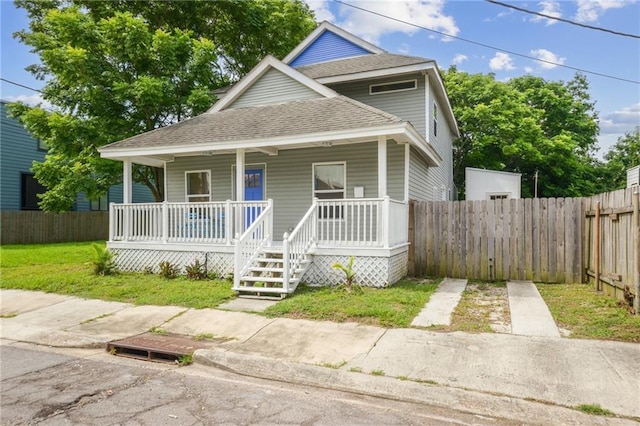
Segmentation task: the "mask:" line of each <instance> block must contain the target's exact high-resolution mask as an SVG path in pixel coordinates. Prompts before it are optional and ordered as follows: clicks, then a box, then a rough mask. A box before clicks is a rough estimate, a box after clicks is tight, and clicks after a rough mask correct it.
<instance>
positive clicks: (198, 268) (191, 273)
mask: <svg viewBox="0 0 640 426" xmlns="http://www.w3.org/2000/svg"><path fill="white" fill-rule="evenodd" d="M184 270H185V273H186V274H187V278H189V279H190V280H203V279H205V278H207V268H205V266H204V265H203V264H202V263H200V260H199V259H196V260H194V261H193V263H191V264H190V265H187V267H186V268H185V269H184Z"/></svg>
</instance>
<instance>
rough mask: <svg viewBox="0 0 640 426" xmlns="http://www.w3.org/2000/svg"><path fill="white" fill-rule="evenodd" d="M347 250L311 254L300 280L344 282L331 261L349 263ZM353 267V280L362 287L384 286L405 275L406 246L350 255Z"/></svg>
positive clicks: (406, 263)
mask: <svg viewBox="0 0 640 426" xmlns="http://www.w3.org/2000/svg"><path fill="white" fill-rule="evenodd" d="M350 257H351V255H348V254H327V253H324V254H315V255H314V256H313V261H312V262H311V265H310V267H309V269H308V270H307V272H306V273H305V274H304V275H303V277H302V282H305V283H307V284H309V285H317V286H323V285H337V284H340V283H342V282H344V273H343V272H342V271H340V270H338V269H336V268H334V267H333V265H334V264H335V263H336V262H339V263H341V264H343V265H345V266H346V265H347V264H348V263H349V258H350ZM353 258H354V260H353V270H354V272H355V274H356V277H355V281H356V282H357V283H358V284H360V285H362V286H366V287H387V286H389V285H391V284H393V283H395V282H397V281H399V280H400V279H402V277H404V276H405V275H407V265H408V261H409V247H408V246H404V247H402V248H401V249H400V250H393V252H392V253H391V254H389V253H388V251H387V253H386V254H385V255H379V256H375V255H370V254H367V255H357V254H356V255H353Z"/></svg>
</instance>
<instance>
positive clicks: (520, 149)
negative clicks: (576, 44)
mask: <svg viewBox="0 0 640 426" xmlns="http://www.w3.org/2000/svg"><path fill="white" fill-rule="evenodd" d="M443 75H444V79H445V83H446V85H447V91H448V94H449V99H450V101H451V104H452V107H453V111H454V114H455V116H456V118H457V120H458V123H459V127H460V130H461V135H460V137H459V138H458V139H457V140H456V141H454V147H453V156H454V182H455V184H456V186H457V187H458V188H459V189H460V190H461V195H462V194H463V193H464V169H465V167H478V168H487V169H491V170H502V171H510V172H516V173H521V174H522V195H523V196H525V197H527V196H533V195H534V193H535V180H536V178H535V176H536V174H537V176H538V179H537V180H538V191H537V193H538V195H539V196H542V197H564V196H579V195H586V194H591V193H594V192H595V191H596V190H597V188H598V181H597V179H595V178H591V177H592V175H593V174H594V173H595V171H596V167H597V162H596V161H595V159H594V158H593V153H594V152H595V149H596V148H595V147H596V136H597V134H598V127H597V124H596V121H595V118H597V113H596V112H595V111H594V109H593V104H592V103H591V102H590V99H589V95H588V92H587V90H588V84H587V81H586V79H585V78H584V77H583V76H581V75H579V74H578V75H576V76H575V77H574V79H573V80H572V81H570V82H569V83H563V82H547V81H545V80H544V79H542V78H539V77H533V76H524V77H519V78H515V79H512V80H510V81H509V82H506V83H505V82H500V81H496V80H495V77H494V76H493V75H492V74H488V75H484V74H468V73H464V72H459V71H458V70H457V69H456V68H455V67H451V68H449V70H447V71H445V72H443Z"/></svg>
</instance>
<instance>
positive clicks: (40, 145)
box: [38, 138, 49, 151]
mask: <svg viewBox="0 0 640 426" xmlns="http://www.w3.org/2000/svg"><path fill="white" fill-rule="evenodd" d="M48 150H49V147H48V146H47V143H46V142H45V141H43V140H42V139H40V138H38V151H48Z"/></svg>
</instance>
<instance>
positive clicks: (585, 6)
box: [575, 0, 637, 22]
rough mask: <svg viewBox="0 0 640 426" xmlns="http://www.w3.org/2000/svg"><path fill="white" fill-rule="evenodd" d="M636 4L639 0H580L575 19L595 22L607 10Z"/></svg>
mask: <svg viewBox="0 0 640 426" xmlns="http://www.w3.org/2000/svg"><path fill="white" fill-rule="evenodd" d="M636 2H637V0H578V10H577V11H576V16H575V19H576V20H578V21H580V22H594V21H597V20H598V18H599V17H600V16H601V15H602V14H603V13H604V12H605V11H606V10H607V9H618V8H621V7H625V6H628V5H630V4H633V3H636Z"/></svg>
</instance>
